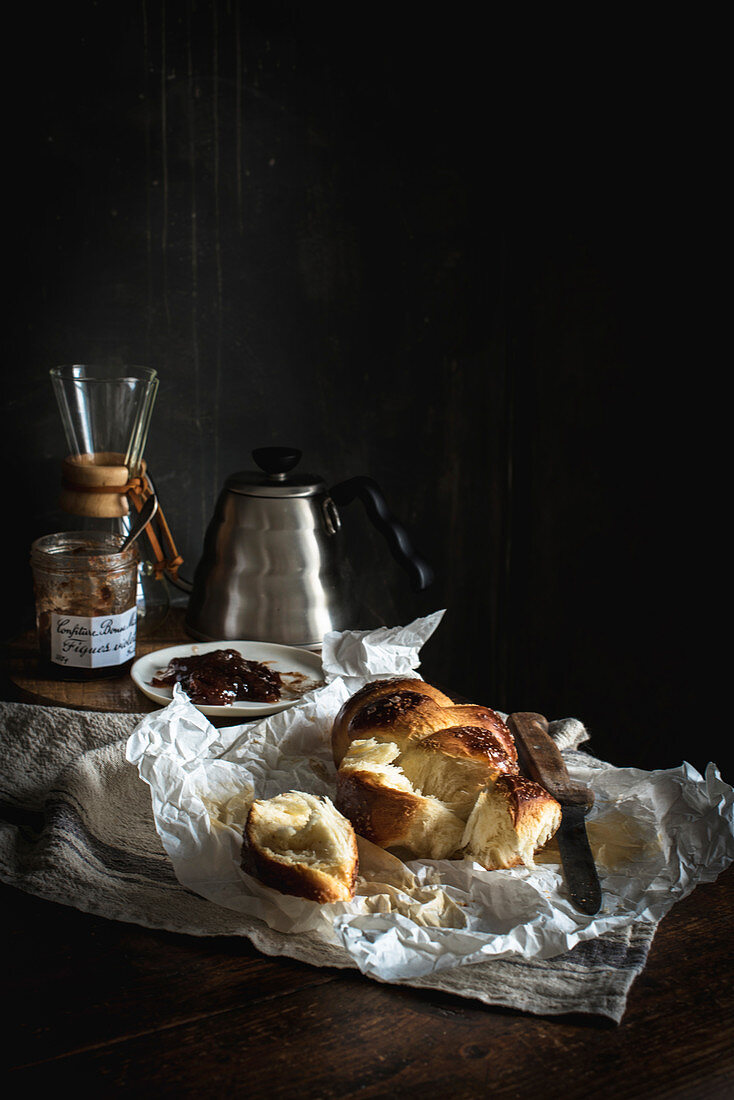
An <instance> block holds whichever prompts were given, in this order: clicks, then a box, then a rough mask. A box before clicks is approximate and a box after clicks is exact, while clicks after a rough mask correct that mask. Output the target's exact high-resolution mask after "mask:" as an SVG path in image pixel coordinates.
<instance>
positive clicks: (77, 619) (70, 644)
mask: <svg viewBox="0 0 734 1100" xmlns="http://www.w3.org/2000/svg"><path fill="white" fill-rule="evenodd" d="M137 621H138V613H137V609H136V608H134V607H133V608H131V609H130V610H129V611H123V612H122V614H120V615H97V616H94V617H91V618H88V617H87V616H84V615H60V614H57V613H56V612H54V613H52V615H51V660H52V661H53V663H54V664H56V665H68V666H70V667H74V668H104V667H109V666H110V665H124V664H125V662H126V661H129V660H131V659H132V658H133V657H134V656H135V630H136V627H137Z"/></svg>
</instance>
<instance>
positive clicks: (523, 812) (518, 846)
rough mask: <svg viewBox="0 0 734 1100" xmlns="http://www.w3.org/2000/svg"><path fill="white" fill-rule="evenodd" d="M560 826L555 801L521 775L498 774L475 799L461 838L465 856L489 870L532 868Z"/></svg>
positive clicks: (558, 806)
mask: <svg viewBox="0 0 734 1100" xmlns="http://www.w3.org/2000/svg"><path fill="white" fill-rule="evenodd" d="M560 824H561V807H560V805H559V803H558V802H556V800H555V798H553V797H552V796H551V795H549V794H548V792H547V791H546V790H545V789H544V788H543V787H541V786H540V784H539V783H534V782H532V780H530V779H525V778H524V777H523V776H521V775H501V776H499V778H498V779H497V780H496V782H494V783H493V784H491V785H490V786H488V787H486V788H485V789H484V790H483V791H482V792H481V793H480V795H479V797H478V798H477V800H476V802H475V804H474V808H473V809H472V811H471V814H470V815H469V819H468V821H467V823H466V828H465V829H464V834H463V836H462V838H461V846H462V848H463V850H464V855H465V856H467V857H469V858H470V859H473V860H475V861H476V862H477V863H480V864H481V865H482V867H484V868H486V869H487V870H489V871H493V870H499V869H500V868H506V867H519V866H522V865H524V866H525V867H531V868H532V867H534V866H535V861H534V855H535V852H536V851H537V850H538V849H539V848H542V847H543V845H544V844H546V843H547V841H549V840H550V838H551V837H552V836H553V834H554V833H555V832H556V830H557V829H558V827H559V825H560Z"/></svg>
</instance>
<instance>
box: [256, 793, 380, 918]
mask: <svg viewBox="0 0 734 1100" xmlns="http://www.w3.org/2000/svg"><path fill="white" fill-rule="evenodd" d="M242 867H243V869H244V870H245V871H247V872H248V873H250V874H253V875H254V876H255V877H256V878H258V879H260V881H261V882H263V883H265V884H266V885H267V886H272V887H274V888H275V889H276V890H280V892H281V893H283V894H293V895H296V896H297V897H303V898H308V899H309V900H311V901H317V902H320V903H329V902H335V901H349V900H350V899H351V898H353V897H354V892H355V882H356V878H357V872H358V869H359V864H358V856H357V838H356V837H355V835H354V829H353V828H352V825H351V824H350V822H349V821H347V819H346V818H345V817H343V816H342V814H340V813H339V811H338V810H337V809H336V807H335V806H334V804H333V803H332V801H331V800H330V799H329V798H326V797H323V798H319V797H317V796H316V795H312V794H306V793H305V792H303V791H286V792H285V793H284V794H279V795H276V796H275V797H274V798H269V799H258V800H257V801H255V802H253V804H252V806H251V808H250V811H249V813H248V816H247V821H246V823H245V829H244V836H243V845H242Z"/></svg>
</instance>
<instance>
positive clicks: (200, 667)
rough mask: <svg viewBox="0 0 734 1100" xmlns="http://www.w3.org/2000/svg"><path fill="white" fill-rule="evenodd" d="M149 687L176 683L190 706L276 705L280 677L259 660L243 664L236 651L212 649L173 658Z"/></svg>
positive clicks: (243, 660)
mask: <svg viewBox="0 0 734 1100" xmlns="http://www.w3.org/2000/svg"><path fill="white" fill-rule="evenodd" d="M151 683H152V685H153V687H173V685H174V684H180V685H181V687H182V688H183V690H184V691H185V692H186V694H187V695H188V697H189V699H190V700H191V702H192V703H201V704H203V705H205V706H214V707H221V706H226V705H227V704H228V703H240V702H244V703H277V702H278V700H279V699H280V691H281V687H282V680H281V678H280V674H279V673H277V672H275V670H274V669H271V668H268V667H267V665H263V664H260V662H259V661H247V660H245V658H244V657H243V656H242V654H241V653H238V652H237V650H236V649H213V650H212V651H211V652H210V653H194V654H192V655H191V656H190V657H174V658H172V660H171V661H169V663H168V665H167V667H166V668H164V669H161V670H160V672H159V673H158V675H157V676H154V677H153V679H152V680H151Z"/></svg>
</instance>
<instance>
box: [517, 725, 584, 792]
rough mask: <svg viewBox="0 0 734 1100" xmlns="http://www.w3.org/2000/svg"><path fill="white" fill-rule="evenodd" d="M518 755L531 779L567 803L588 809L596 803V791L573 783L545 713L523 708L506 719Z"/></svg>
mask: <svg viewBox="0 0 734 1100" xmlns="http://www.w3.org/2000/svg"><path fill="white" fill-rule="evenodd" d="M507 724H508V726H509V727H510V730H511V732H512V735H513V737H514V738H515V745H516V746H517V755H518V757H519V759H520V764H521V766H522V768H523V770H524V771H525V772H526V773H527V775H528V776H529V777H530V779H534V780H535V782H536V783H540V785H541V786H542V787H545V789H546V790H547V791H548V793H549V794H552V795H553V797H554V798H556V799H558V801H559V802H560V803H561V804H565V805H566V806H579V807H580V808H581V809H584V810H585V811H586V812H588V811H589V810H590V809H591V807H592V806H593V804H594V794H593V792H592V791H590V790H589V789H588V787H581V786H579V785H578V784H577V783H573V782H572V781H571V778H570V776H569V774H568V771H567V769H566V765H565V763H564V761H563V757H562V756H561V752H560V749H559V748H558V745H556V743H555V741H554V740H553V738H552V737H551V735H550V734H549V733H548V722H547V720H546V719H545V718H544V717H543V715H542V714H533V713H532V712H526V711H520V712H518V713H516V714H511V715H510V716H509V718H508V719H507Z"/></svg>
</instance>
